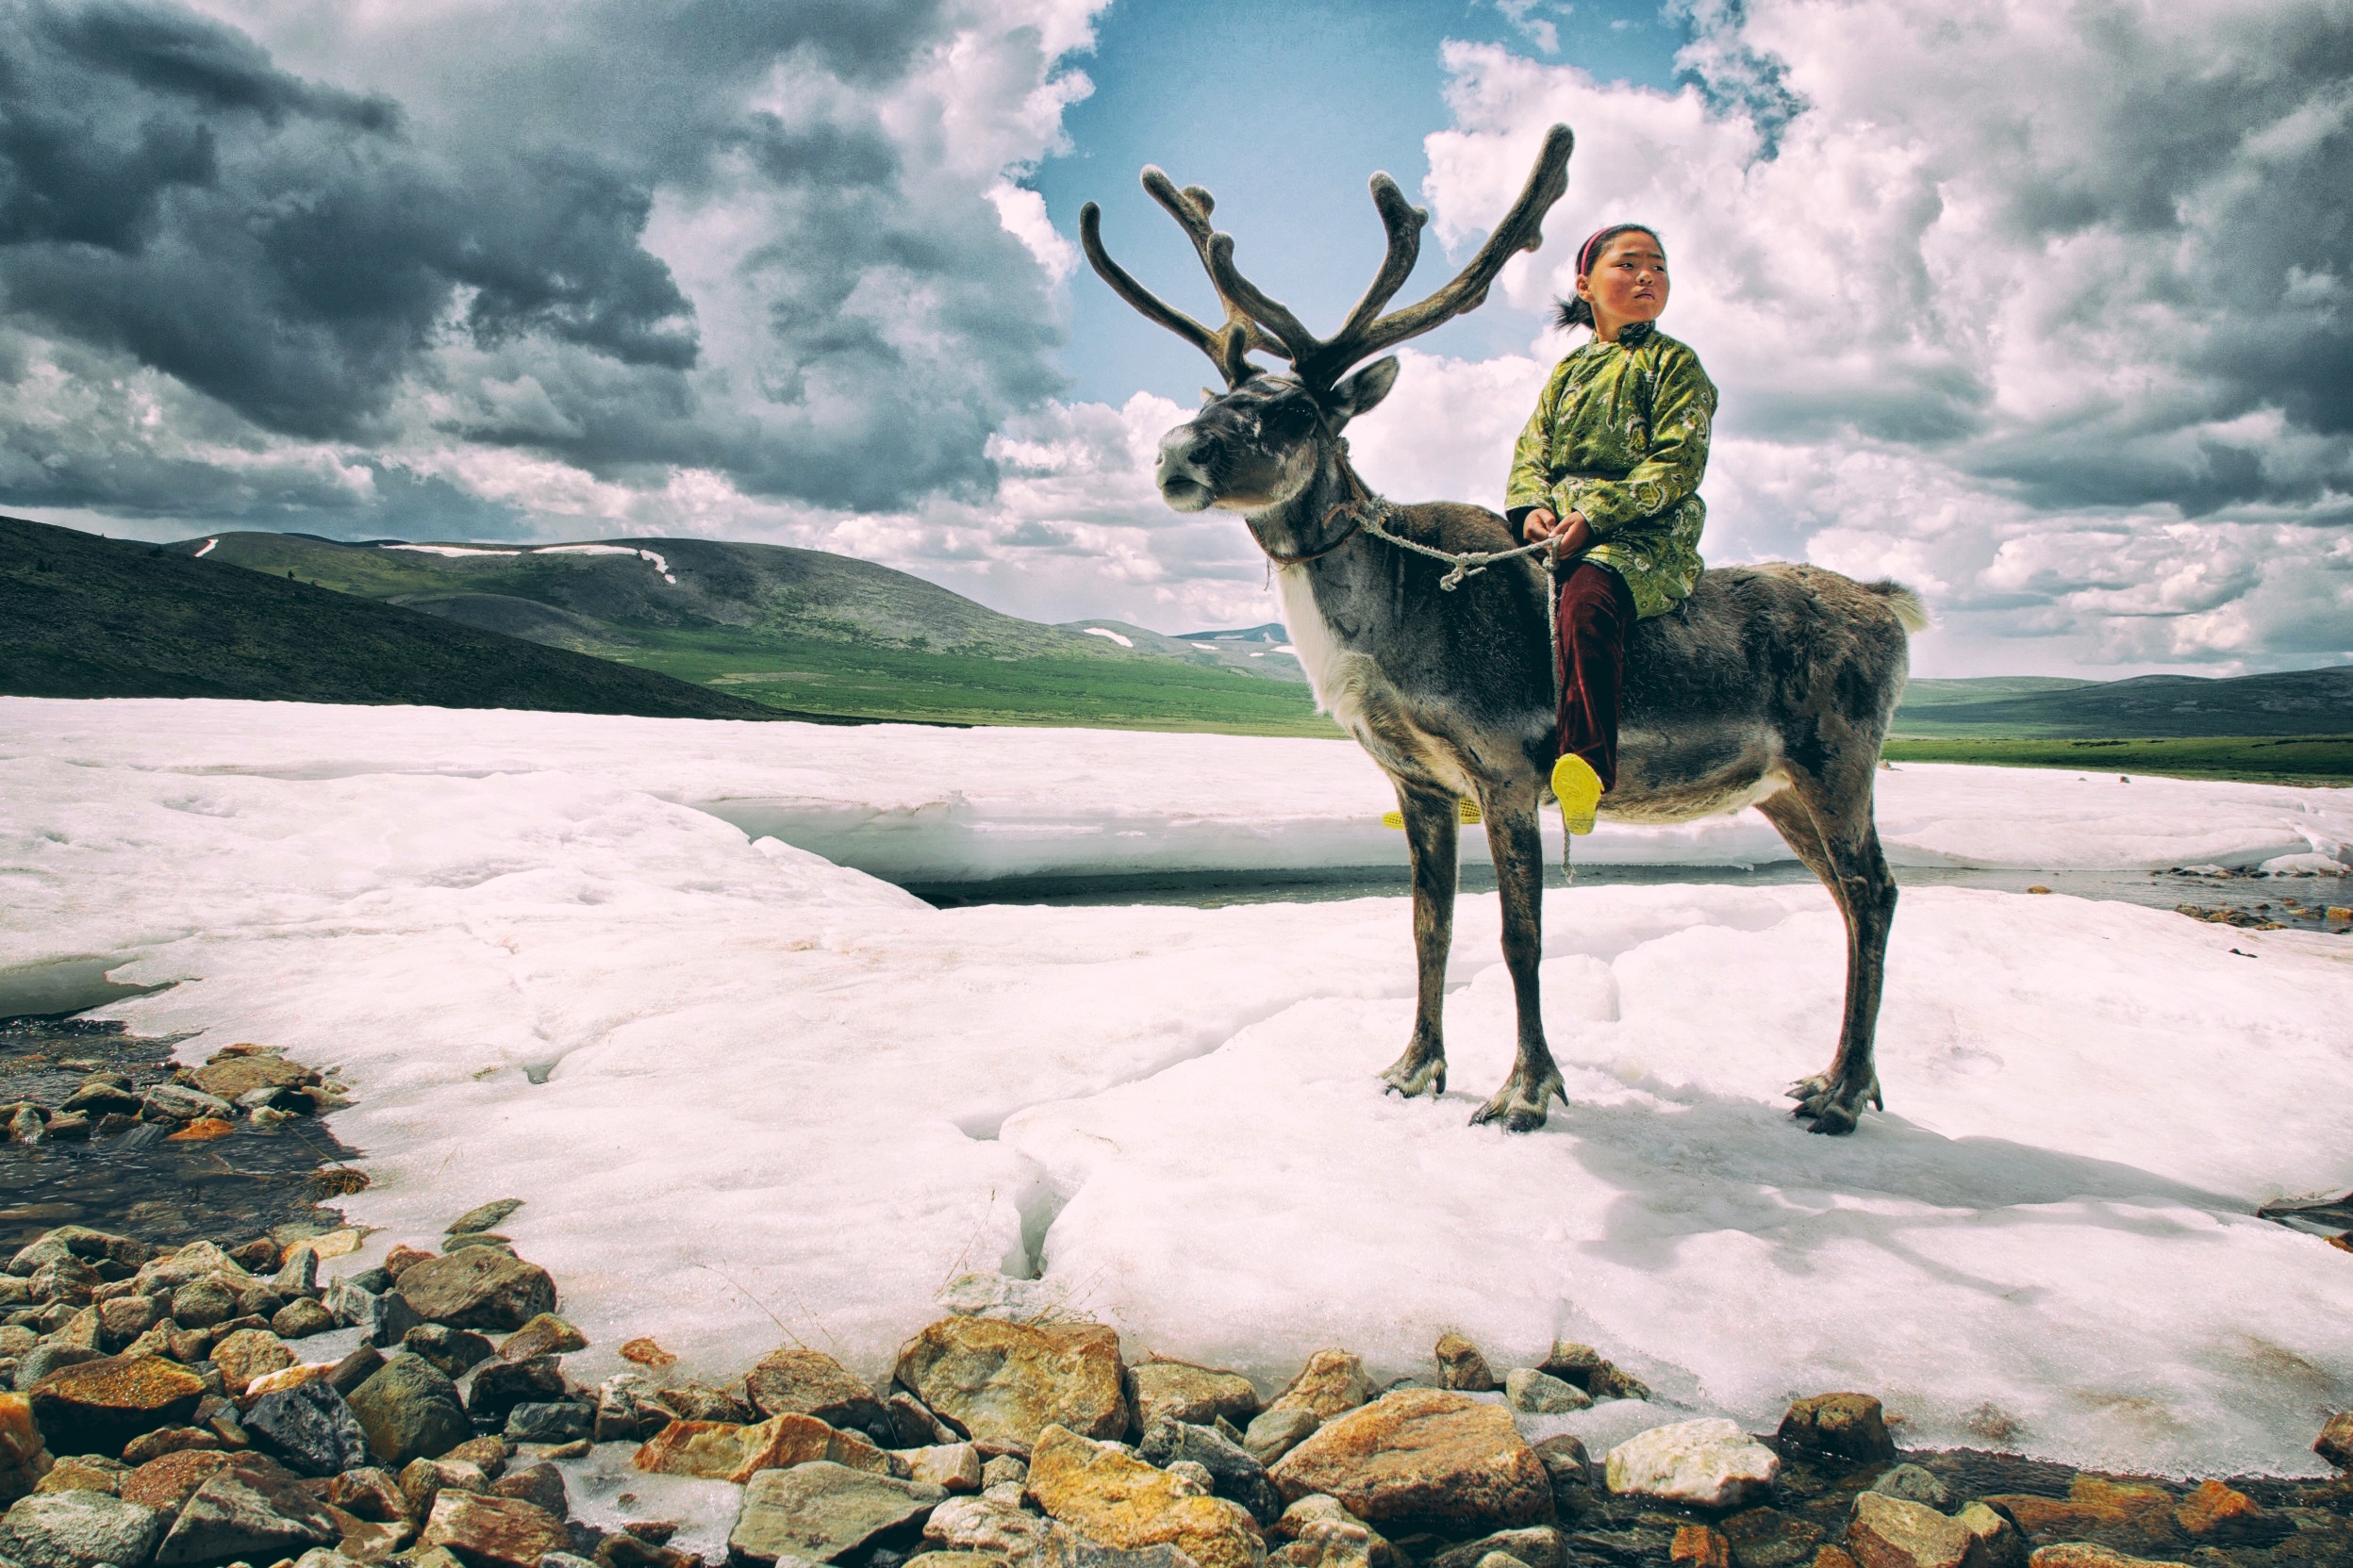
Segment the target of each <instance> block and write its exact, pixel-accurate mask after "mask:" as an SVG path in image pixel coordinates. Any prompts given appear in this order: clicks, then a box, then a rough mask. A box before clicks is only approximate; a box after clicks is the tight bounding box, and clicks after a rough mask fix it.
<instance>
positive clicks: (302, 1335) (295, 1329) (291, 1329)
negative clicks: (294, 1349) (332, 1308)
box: [270, 1296, 335, 1339]
mask: <svg viewBox="0 0 2353 1568" xmlns="http://www.w3.org/2000/svg"><path fill="white" fill-rule="evenodd" d="M334 1327H335V1314H334V1313H333V1312H328V1311H327V1310H326V1309H325V1308H324V1307H323V1306H321V1305H320V1304H319V1303H318V1302H316V1301H311V1300H307V1299H305V1298H303V1297H300V1296H297V1297H296V1298H295V1299H293V1300H291V1301H289V1302H288V1303H287V1304H286V1305H285V1306H283V1307H280V1308H279V1309H278V1310H277V1311H276V1312H273V1314H271V1317H270V1332H272V1333H273V1334H275V1335H277V1337H278V1338H280V1339H308V1338H309V1337H310V1336H311V1335H313V1334H323V1333H325V1332H326V1331H327V1330H329V1329H333V1328H334Z"/></svg>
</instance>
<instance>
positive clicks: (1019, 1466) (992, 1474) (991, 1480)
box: [981, 1454, 1030, 1491]
mask: <svg viewBox="0 0 2353 1568" xmlns="http://www.w3.org/2000/svg"><path fill="white" fill-rule="evenodd" d="M1029 1478H1030V1466H1029V1461H1027V1460H1019V1459H1015V1458H1014V1457H1013V1456H1012V1455H1011V1454H1000V1455H998V1456H997V1457H996V1458H995V1459H993V1460H990V1461H988V1462H987V1463H986V1464H984V1465H982V1466H981V1487H982V1490H984V1491H986V1489H988V1488H989V1487H992V1486H1003V1485H1006V1484H1007V1483H1011V1484H1012V1485H1014V1486H1025V1485H1027V1484H1028V1483H1029Z"/></svg>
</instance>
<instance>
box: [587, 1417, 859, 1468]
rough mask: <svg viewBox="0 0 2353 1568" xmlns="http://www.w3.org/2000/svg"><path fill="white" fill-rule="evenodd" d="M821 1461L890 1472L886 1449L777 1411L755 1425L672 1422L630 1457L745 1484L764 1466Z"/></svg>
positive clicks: (639, 1464)
mask: <svg viewBox="0 0 2353 1568" xmlns="http://www.w3.org/2000/svg"><path fill="white" fill-rule="evenodd" d="M817 1461H825V1462H830V1463H833V1464H837V1465H839V1466H841V1467H842V1468H844V1469H848V1470H856V1471H859V1472H862V1473H865V1474H870V1475H882V1476H887V1475H889V1474H890V1473H891V1465H890V1460H889V1459H888V1457H887V1456H886V1455H885V1454H884V1453H883V1451H882V1450H881V1449H879V1448H877V1447H875V1446H874V1445H873V1444H870V1443H868V1442H867V1441H866V1440H864V1439H863V1438H859V1437H854V1436H853V1435H851V1434H850V1433H848V1432H837V1431H836V1430H834V1428H831V1427H828V1426H827V1425H825V1423H823V1422H822V1421H820V1420H817V1419H816V1418H815V1417H813V1416H806V1415H773V1416H771V1417H769V1418H768V1419H767V1420H766V1421H762V1422H758V1423H754V1424H752V1425H742V1424H738V1423H736V1422H728V1421H673V1422H671V1424H670V1425H669V1426H667V1427H665V1428H662V1430H661V1431H660V1432H659V1433H657V1434H655V1437H654V1438H653V1440H652V1441H651V1442H649V1443H647V1444H645V1445H644V1446H643V1447H641V1448H639V1449H638V1453H637V1457H636V1458H635V1459H633V1460H632V1461H630V1462H631V1463H632V1464H634V1465H636V1466H637V1467H638V1469H640V1470H644V1471H650V1472H652V1473H654V1474H656V1475H664V1476H700V1477H704V1479H706V1480H714V1481H734V1482H735V1483H736V1484H737V1485H738V1486H740V1485H742V1484H743V1483H745V1482H747V1481H749V1480H750V1479H751V1478H752V1477H754V1475H756V1474H758V1473H759V1472H760V1471H763V1470H774V1469H780V1468H783V1467H786V1466H789V1465H796V1464H808V1463H812V1462H817Z"/></svg>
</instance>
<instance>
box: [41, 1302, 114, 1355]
mask: <svg viewBox="0 0 2353 1568" xmlns="http://www.w3.org/2000/svg"><path fill="white" fill-rule="evenodd" d="M101 1332H102V1330H101V1329H100V1328H99V1323H98V1309H97V1308H96V1307H95V1306H89V1307H84V1308H83V1309H82V1310H81V1311H80V1312H75V1314H74V1315H73V1316H72V1317H70V1318H68V1319H67V1320H66V1323H65V1326H64V1327H63V1328H61V1329H53V1330H51V1332H50V1334H49V1343H50V1344H52V1345H71V1346H72V1347H73V1348H75V1349H76V1350H89V1351H93V1352H95V1351H97V1350H99V1349H100V1348H101V1346H100V1343H99V1341H100V1335H101Z"/></svg>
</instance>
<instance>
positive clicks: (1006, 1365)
mask: <svg viewBox="0 0 2353 1568" xmlns="http://www.w3.org/2000/svg"><path fill="white" fill-rule="evenodd" d="M898 1378H899V1381H900V1383H901V1384H903V1386H905V1387H906V1388H908V1389H910V1390H912V1391H913V1392H914V1394H915V1395H916V1396H917V1397H918V1398H920V1400H922V1402H923V1403H924V1405H925V1406H926V1407H928V1408H929V1409H931V1410H933V1411H937V1412H939V1413H940V1414H942V1415H944V1416H946V1417H948V1418H949V1419H951V1420H953V1421H954V1422H956V1423H957V1424H958V1425H959V1426H961V1427H963V1428H964V1429H965V1430H966V1431H967V1432H969V1434H970V1435H971V1438H972V1441H974V1442H975V1443H977V1444H981V1445H982V1447H984V1448H987V1449H994V1450H997V1451H1000V1452H1013V1453H1026V1452H1027V1451H1028V1450H1029V1447H1030V1444H1033V1443H1035V1442H1036V1440H1037V1435H1038V1433H1040V1432H1041V1431H1043V1430H1044V1429H1045V1428H1048V1427H1050V1426H1059V1427H1063V1428H1068V1429H1069V1430H1071V1431H1074V1432H1077V1433H1079V1434H1080V1435H1081V1436H1085V1437H1097V1438H1117V1437H1121V1436H1124V1435H1125V1434H1126V1431H1127V1425H1128V1403H1127V1392H1126V1378H1125V1376H1124V1372H1123V1369H1122V1367H1121V1366H1120V1363H1119V1335H1118V1333H1116V1332H1115V1331H1113V1330H1112V1329H1107V1328H1104V1327H1103V1326H1102V1325H1101V1324H1094V1323H1067V1324H1053V1325H1050V1326H1047V1327H1043V1328H1032V1327H1029V1326H1028V1325H1025V1324H1019V1323H1004V1322H999V1321H997V1320H994V1319H989V1318H978V1317H952V1318H946V1319H943V1320H941V1321H939V1322H937V1323H934V1324H932V1325H931V1326H930V1327H928V1328H926V1329H924V1330H923V1331H922V1332H921V1333H920V1334H918V1335H917V1336H916V1337H915V1338H914V1339H912V1340H910V1341H909V1342H908V1343H907V1345H906V1346H905V1348H904V1349H903V1350H902V1351H901V1352H900V1356H899V1364H898Z"/></svg>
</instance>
